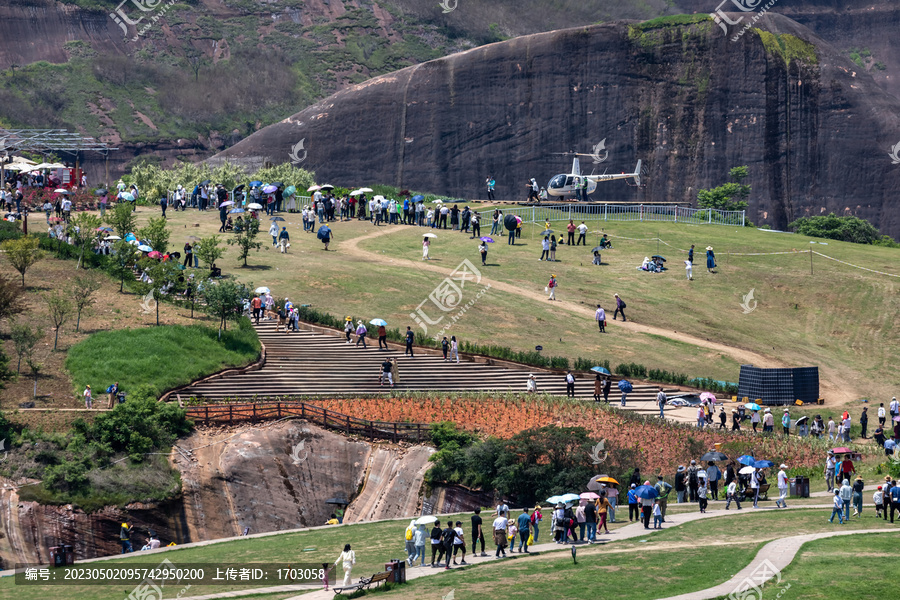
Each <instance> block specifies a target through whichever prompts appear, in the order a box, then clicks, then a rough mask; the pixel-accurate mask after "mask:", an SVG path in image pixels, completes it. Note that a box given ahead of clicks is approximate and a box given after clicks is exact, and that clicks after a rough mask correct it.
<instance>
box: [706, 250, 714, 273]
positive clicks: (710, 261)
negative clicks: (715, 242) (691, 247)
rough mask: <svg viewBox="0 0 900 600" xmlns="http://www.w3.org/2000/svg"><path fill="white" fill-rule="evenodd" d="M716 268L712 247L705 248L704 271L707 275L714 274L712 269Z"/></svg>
mask: <svg viewBox="0 0 900 600" xmlns="http://www.w3.org/2000/svg"><path fill="white" fill-rule="evenodd" d="M715 268H716V255H715V253H714V252H713V247H712V246H707V247H706V270H707V272H709V273H715V271H713V269H715Z"/></svg>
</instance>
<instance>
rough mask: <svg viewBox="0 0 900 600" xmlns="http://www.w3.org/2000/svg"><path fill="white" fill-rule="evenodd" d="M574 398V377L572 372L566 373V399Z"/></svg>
mask: <svg viewBox="0 0 900 600" xmlns="http://www.w3.org/2000/svg"><path fill="white" fill-rule="evenodd" d="M574 397H575V376H574V375H572V371H566V398H574Z"/></svg>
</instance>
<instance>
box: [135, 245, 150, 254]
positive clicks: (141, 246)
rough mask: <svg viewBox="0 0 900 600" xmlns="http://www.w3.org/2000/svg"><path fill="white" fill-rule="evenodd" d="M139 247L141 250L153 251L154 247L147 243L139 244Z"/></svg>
mask: <svg viewBox="0 0 900 600" xmlns="http://www.w3.org/2000/svg"><path fill="white" fill-rule="evenodd" d="M137 249H138V250H140V251H141V252H153V248H151V247H150V246H148V245H147V244H139V245H138V247H137Z"/></svg>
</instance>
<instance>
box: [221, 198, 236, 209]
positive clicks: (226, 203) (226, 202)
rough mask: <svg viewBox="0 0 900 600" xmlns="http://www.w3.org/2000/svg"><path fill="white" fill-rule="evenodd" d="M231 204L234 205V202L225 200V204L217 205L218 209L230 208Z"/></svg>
mask: <svg viewBox="0 0 900 600" xmlns="http://www.w3.org/2000/svg"><path fill="white" fill-rule="evenodd" d="M232 204H234V200H226V201H225V202H223V203H222V204H220V205H219V208H222V207H223V206H231V205H232Z"/></svg>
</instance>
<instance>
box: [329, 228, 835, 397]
mask: <svg viewBox="0 0 900 600" xmlns="http://www.w3.org/2000/svg"><path fill="white" fill-rule="evenodd" d="M393 231H396V230H395V229H391V228H388V227H382V228H377V229H376V230H375V231H373V232H371V233H367V234H365V235H362V236H359V237H356V238H353V239H351V240H347V241H346V242H341V243H340V244H339V248H340V249H341V250H343V251H345V252H347V253H348V254H350V255H351V256H354V257H356V258H359V259H362V260H366V261H368V262H382V260H383V257H381V256H380V255H378V254H375V253H373V252H369V251H367V250H363V249H362V248H360V247H359V244H360V242H362V241H365V240H370V239H373V238H377V237H381V236H384V235H387V234H389V233H392V232H393ZM392 261H393V263H394V264H397V265H403V266H408V267H411V266H415V267H417V268H420V269H425V270H428V271H434V272H435V273H440V274H441V275H449V274H450V273H451V272H452V269H448V268H446V267H442V266H439V265H436V264H434V263H429V262H424V261H414V260H408V259H404V258H396V257H394V258H392ZM481 281H482V282H484V283H489V284H490V285H491V287H492V289H497V290H501V291H504V292H507V293H510V294H515V295H518V296H522V297H525V298H528V299H530V300H534V301H536V302H541V303H545V302H547V297H546V296H545V295H544V294H542V293H540V292H535V291H532V290H527V289H523V288H521V287H517V286H515V285H512V284H510V283H506V282H503V281H497V280H495V279H490V278H488V277H484V276H482V278H481ZM554 306H555V307H558V308H561V309H563V310H565V311H567V312H570V313H572V314H574V315H577V316H579V317H582V318H588V319H591V320H593V318H594V311H593V309H591V308H588V307H585V306H584V305H581V304H576V303H574V302H569V301H566V300H559V301H556V304H555V305H554ZM608 326H609V327H621V328H623V329H626V330H628V331H633V332H637V333H646V334H652V335H658V336H662V337H666V338H669V339H671V340H675V341H678V342H684V343H686V344H692V345H694V346H699V347H701V348H706V349H708V350H714V351H716V352H719V353H721V354H724V355H726V356H729V357H731V358H732V359H734V360H736V361H738V362H739V363H740V364H753V365H756V366H757V367H764V368H776V367H787V366H788V365H786V364H785V363H783V362H781V361H780V360H778V359H775V358H772V357H770V356H766V355H764V354H759V353H758V352H754V351H752V350H747V349H745V348H736V347H734V346H729V345H727V344H722V343H719V342H715V341H712V340H710V339H709V338H701V337H697V336H694V335H690V334H688V333H684V332H678V331H674V330H668V329H662V328H660V327H654V326H652V325H645V324H643V323H635V322H634V321H624V322H623V321H613V322H612V323H609V325H608ZM832 377H833V375H832V374H831V373H830V372H828V371H826V370H823V369H821V368H820V385H821V388H822V393H823V394H824V395H827V396H828V397H829V398H832V399H835V400H838V401H839V402H840V403H844V402H847V401H850V400H852V397H851V396H850V394H848V393H847V392H845V391H842V390H841V388H840V386H838V385H836V381H837V380H835V379H832Z"/></svg>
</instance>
